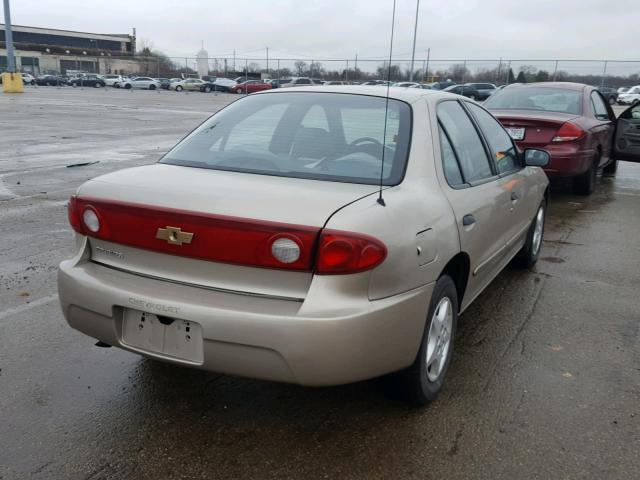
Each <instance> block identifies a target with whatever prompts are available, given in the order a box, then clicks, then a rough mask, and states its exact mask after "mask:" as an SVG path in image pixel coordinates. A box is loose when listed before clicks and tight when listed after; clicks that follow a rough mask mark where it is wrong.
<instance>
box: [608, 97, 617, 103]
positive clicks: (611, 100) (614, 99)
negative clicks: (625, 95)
mask: <svg viewBox="0 0 640 480" xmlns="http://www.w3.org/2000/svg"><path fill="white" fill-rule="evenodd" d="M615 104H616V97H609V105H615Z"/></svg>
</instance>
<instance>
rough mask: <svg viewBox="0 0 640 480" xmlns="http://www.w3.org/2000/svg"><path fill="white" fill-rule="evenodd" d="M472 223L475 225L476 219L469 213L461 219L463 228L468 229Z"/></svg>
mask: <svg viewBox="0 0 640 480" xmlns="http://www.w3.org/2000/svg"><path fill="white" fill-rule="evenodd" d="M474 223H476V217H474V216H473V215H471V214H470V213H468V214H466V215H465V216H464V217H462V225H463V226H465V227H468V226H469V225H473V224H474Z"/></svg>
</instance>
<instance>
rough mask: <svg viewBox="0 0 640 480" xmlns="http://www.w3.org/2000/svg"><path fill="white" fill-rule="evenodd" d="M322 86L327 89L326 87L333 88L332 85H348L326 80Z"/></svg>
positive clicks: (338, 81)
mask: <svg viewBox="0 0 640 480" xmlns="http://www.w3.org/2000/svg"><path fill="white" fill-rule="evenodd" d="M323 85H324V86H326V87H328V86H334V85H348V83H347V82H342V81H340V80H328V81H326V82H324V83H323Z"/></svg>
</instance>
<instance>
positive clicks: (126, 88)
mask: <svg viewBox="0 0 640 480" xmlns="http://www.w3.org/2000/svg"><path fill="white" fill-rule="evenodd" d="M123 88H124V89H125V90H131V84H130V83H125V84H124V87H123Z"/></svg>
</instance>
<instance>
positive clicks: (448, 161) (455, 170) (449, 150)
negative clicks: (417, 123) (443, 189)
mask: <svg viewBox="0 0 640 480" xmlns="http://www.w3.org/2000/svg"><path fill="white" fill-rule="evenodd" d="M438 130H439V131H440V149H441V150H442V165H443V166H444V177H445V178H446V179H447V183H448V184H449V185H451V186H452V187H457V186H460V185H462V184H464V180H462V174H461V173H460V166H459V165H458V159H457V158H456V153H455V152H454V151H453V147H452V146H451V142H450V141H449V138H447V134H446V133H444V130H443V129H442V127H441V126H440V127H438Z"/></svg>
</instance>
